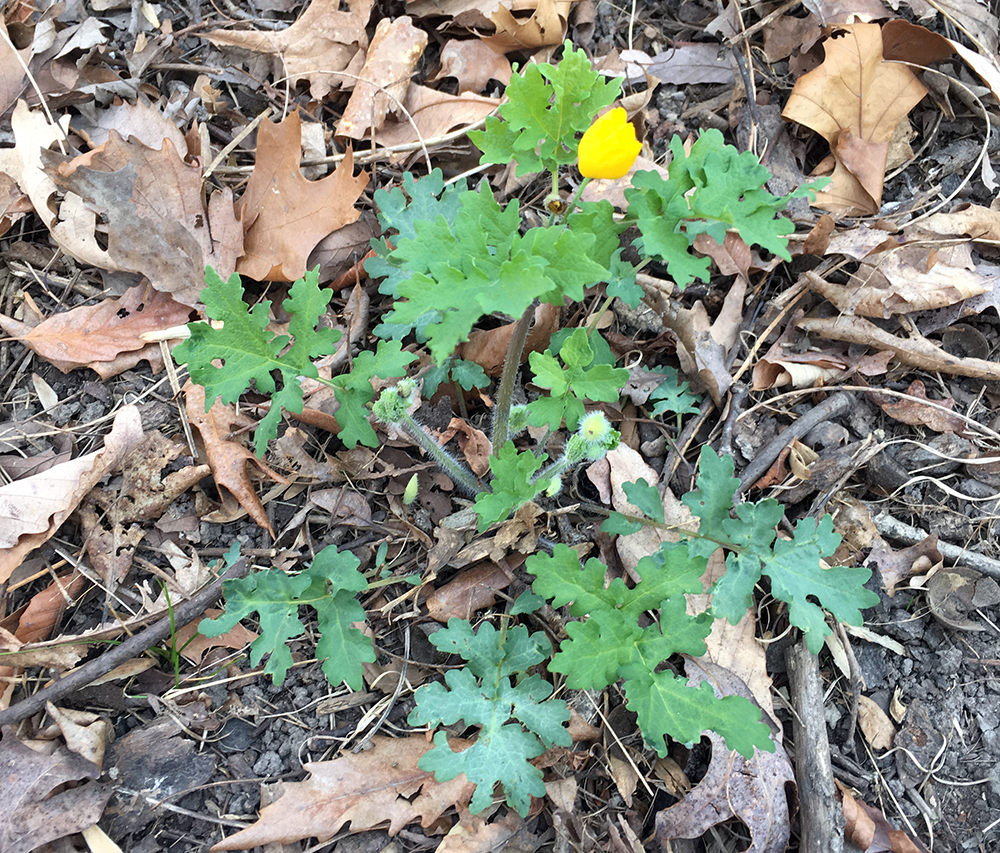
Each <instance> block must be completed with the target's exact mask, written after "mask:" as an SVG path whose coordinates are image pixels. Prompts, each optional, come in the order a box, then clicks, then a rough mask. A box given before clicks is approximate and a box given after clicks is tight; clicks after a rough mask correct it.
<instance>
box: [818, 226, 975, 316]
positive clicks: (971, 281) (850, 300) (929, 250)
mask: <svg viewBox="0 0 1000 853" xmlns="http://www.w3.org/2000/svg"><path fill="white" fill-rule="evenodd" d="M966 258H969V254H968V246H944V247H940V248H936V247H934V245H933V244H932V243H929V241H928V243H924V244H923V245H912V246H901V247H900V248H898V249H893V250H892V251H887V252H882V253H880V254H878V255H871V256H869V258H868V263H864V264H861V265H860V266H859V268H858V270H857V272H856V273H854V274H853V275H852V280H851V282H850V283H848V284H836V283H834V282H829V281H826V280H825V279H823V278H820V277H819V276H818V275H816V274H815V273H807V274H806V278H807V279H808V281H809V285H810V287H811V288H812V289H813V290H815V291H816V292H817V293H819V294H820V295H822V296H823V297H825V298H826V299H828V300H829V301H830V302H832V303H833V304H834V305H835V306H836V307H837V308H838V310H840V311H841V312H842V313H844V314H857V315H859V316H862V317H878V318H881V319H888V318H889V317H891V316H892V315H893V314H909V313H911V312H913V311H930V310H933V309H935V308H945V307H947V306H949V305H955V304H956V303H958V302H962V301H963V300H965V299H970V298H972V297H974V296H980V295H981V294H983V293H989V292H990V291H992V290H993V288H994V284H995V278H994V277H992V276H987V275H984V274H982V273H980V272H978V271H977V270H976V269H975V264H974V263H973V262H972V261H971V259H969V260H968V261H966Z"/></svg>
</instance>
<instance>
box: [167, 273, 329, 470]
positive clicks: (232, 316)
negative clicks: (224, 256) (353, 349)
mask: <svg viewBox="0 0 1000 853" xmlns="http://www.w3.org/2000/svg"><path fill="white" fill-rule="evenodd" d="M205 280H206V286H205V287H204V288H203V289H202V291H201V298H202V301H203V302H204V303H205V313H206V315H207V316H208V317H210V318H211V319H213V320H221V321H222V322H223V324H224V325H223V327H222V328H221V329H215V328H212V327H211V326H209V325H207V324H205V323H191V324H189V325H188V329H189V330H190V332H191V337H190V338H188V339H187V340H186V341H183V342H181V343H180V344H179V345H178V346H177V347H176V348H175V349H174V358H176V359H177V361H178V363H179V364H187V365H188V371H189V372H190V374H191V381H192V382H196V383H197V384H199V385H202V386H204V388H205V406H206V411H207V410H208V409H209V408H211V406H212V404H213V403H214V402H215V401H216V399H219V398H221V399H222V402H223V403H235V402H236V401H237V400H239V398H240V396H241V395H242V394H244V393H245V392H246V391H248V390H249V389H250V385H251V383H254V384H256V387H257V390H258V391H259V392H260V393H261V394H265V395H268V396H270V398H271V408H270V410H269V411H268V413H267V415H266V416H265V417H264V419H263V420H262V421H261V422H260V423H259V424H258V425H257V429H256V430H255V432H254V447H255V448H256V450H257V455H258V456H263V455H264V451H265V450H266V449H267V442H268V441H270V440H271V439H273V438H275V437H276V436H277V434H278V423H279V422H280V420H281V409H282V408H285V409H287V410H288V411H289V412H295V413H299V412H301V411H302V387H301V385H300V383H299V378H300V377H303V376H304V377H308V378H315V377H317V376H318V375H319V374H318V373H317V371H316V367H315V366H314V365H313V362H312V359H314V358H317V357H319V356H321V355H329V354H330V353H332V352H334V351H335V350H336V347H337V342H338V341H339V340H340V332H338V331H336V330H334V329H321V328H317V323H318V321H319V318H320V316H321V315H322V314H323V313H324V312H325V311H326V308H327V305H329V303H330V298H331V297H332V295H333V293H332V291H330V290H328V289H323V290H321V289H320V287H319V270H318V268H317V269H316V270H312V271H310V272H307V273H306V274H305V277H304V278H300V279H299V280H298V281H296V282H295V283H294V284H293V285H292V287H291V289H290V290H289V298H288V299H286V300H285V301H284V303H283V304H284V308H285V310H286V311H288V312H289V313H290V314H291V315H292V321H291V323H290V324H289V327H288V331H289V333H290V334H291V336H292V338H293V339H292V340H291V346H288V345H289V336H288V335H275V334H274V333H273V332H270V331H268V329H267V325H268V323H269V322H270V320H271V318H270V308H271V303H270V302H267V301H265V302H260V303H258V304H257V305H255V306H254V307H253V308H252V309H248V308H247V304H246V303H245V302H244V301H243V284H242V282H241V281H240V277H239V275H237V274H236V273H233V274H232V275H231V276H230V277H229V280H228V281H223V280H222V279H221V278H220V277H219V275H218V274H217V273H216V272H215V270H213V269H212V268H211V267H209V268H208V269H207V270H206V271H205ZM286 347H287V349H286ZM216 359H218V360H219V361H221V362H222V364H221V366H218V367H217V366H215V365H214V364H213V363H212V362H213V361H215V360H216ZM275 374H278V375H280V376H281V387H280V388H278V387H277V385H276V383H275Z"/></svg>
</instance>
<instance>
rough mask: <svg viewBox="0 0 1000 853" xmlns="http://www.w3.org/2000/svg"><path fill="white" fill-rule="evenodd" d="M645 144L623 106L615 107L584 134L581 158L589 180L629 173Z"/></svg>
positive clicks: (621, 175)
mask: <svg viewBox="0 0 1000 853" xmlns="http://www.w3.org/2000/svg"><path fill="white" fill-rule="evenodd" d="M641 149H642V143H641V142H639V140H638V139H636V136H635V128H634V127H633V126H632V125H631V124H630V123H629V121H628V115H627V114H626V112H625V110H623V109H622V108H621V107H615V109H613V110H611V111H610V112H606V113H605V114H604V115H602V116H601V117H600V118H599V119H597V121H595V122H594V123H593V124H592V125H591V126H590V127H589V128H588V129H587V132H586V133H585V134H583V139H581V140H580V147H579V149H578V151H577V157H578V158H579V161H580V174H581V175H583V176H584V177H585V178H604V179H610V180H613V179H615V178H621V177H624V176H625V175H627V174H628V170H629V169H631V168H632V164H633V163H634V162H635V158H636V157H638V156H639V151H640V150H641Z"/></svg>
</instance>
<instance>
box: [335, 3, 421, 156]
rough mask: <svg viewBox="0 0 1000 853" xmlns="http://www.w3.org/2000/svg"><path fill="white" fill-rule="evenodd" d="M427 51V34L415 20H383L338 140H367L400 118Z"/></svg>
mask: <svg viewBox="0 0 1000 853" xmlns="http://www.w3.org/2000/svg"><path fill="white" fill-rule="evenodd" d="M426 47H427V33H426V32H424V31H423V30H420V29H417V28H416V27H415V26H413V19H412V18H408V17H406V16H405V15H404V16H402V17H399V18H394V19H390V18H383V19H382V20H381V21H379V22H378V26H377V27H376V28H375V35H374V36H372V42H371V44H370V45H369V47H368V53H367V54H366V56H365V64H364V67H363V68H362V69H361V73H360V74H359V75H358V77H359V80H358V81H357V83H356V84H355V86H354V91H353V92H352V93H351V99H350V100H349V101H348V102H347V106H346V107H345V108H344V114H343V116H341V119H340V122H339V123H338V125H337V136H347V137H350V138H351V139H364V137H365V135H366V134H367V133H368V132H369V130H371V129H375V130H378V129H379V128H380V127H382V124H383V123H384V122H385V119H386V116H387V114H389V113H392V114H393V115H394V116H396V117H397V118H399V116H400V115H401V114H402V106H403V100H404V98H405V97H406V90H407V88H408V87H409V85H410V77H411V76H412V75H413V70H414V69H415V68H416V67H417V63H418V62H419V61H420V57H421V56H423V54H424V48H426Z"/></svg>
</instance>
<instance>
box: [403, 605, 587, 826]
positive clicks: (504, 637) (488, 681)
mask: <svg viewBox="0 0 1000 853" xmlns="http://www.w3.org/2000/svg"><path fill="white" fill-rule="evenodd" d="M431 642H432V643H433V644H434V645H435V646H437V647H438V648H439V649H441V650H442V651H445V652H453V653H456V654H459V655H461V656H462V657H463V658H465V659H466V660H467V661H468V666H467V667H466V668H465V669H453V670H450V671H449V672H448V673H447V674H446V675H445V683H444V684H441V683H440V682H435V683H433V684H425V685H423V686H422V687H420V688H418V689H417V691H416V694H415V696H414V698H415V699H416V707H415V708H414V709H413V711H412V712H411V713H410V716H409V720H408V722H409V723H410V725H413V726H419V725H435V724H437V723H444V724H445V725H451V724H453V723H456V722H458V721H459V720H463V721H464V722H465V724H466V725H472V726H480V727H481V728H480V731H479V735H478V737H477V738H476V742H475V743H474V744H473V745H472V746H470V747H469V748H468V749H466V750H464V751H462V752H454V751H452V749H451V748H450V747H449V746H448V738H447V735H445V733H444V732H438V733H437V734H436V735H435V736H434V748H433V749H432V750H431V751H430V752H428V753H427V754H426V755H425V756H424V757H423V758H421V759H420V762H419V766H420V768H421V769H423V770H427V771H432V772H433V773H434V776H435V778H436V779H437V781H439V782H446V781H448V780H449V779H454V778H455V777H456V776H457V775H458V774H459V773H465V775H466V777H467V778H468V779H469V781H470V782H474V783H475V785H476V792H475V794H474V795H473V797H472V802H471V803H470V806H469V808H470V810H471V811H472V812H473V813H478V812H481V811H482V810H483V809H485V808H486V807H487V806H489V805H490V804H491V803H492V802H493V788H494V787H495V785H496V784H497V783H498V782H499V783H500V784H501V785H502V787H503V791H504V793H505V794H506V797H507V802H508V803H509V804H510V805H511V806H513V807H514V808H515V809H516V810H517V811H518V813H520V814H521V815H522V816H525V815H527V813H528V809H529V808H530V806H531V797H533V796H534V797H541V796H544V794H545V784H544V782H543V781H542V772H541V771H540V770H538V769H537V768H536V767H534V766H533V765H531V764H530V763H529V759H531V758H535V757H537V756H539V755H541V754H542V753H543V752H544V751H545V748H546V747H550V746H569V745H570V743H571V740H570V736H569V732H568V731H567V730H566V728H565V723H566V722H567V721H568V720H569V709H568V708H567V707H566V703H565V702H563V701H560V700H555V699H550V698H549V697H550V696H551V695H552V685H551V684H549V683H548V682H547V681H545V680H543V679H542V678H541V676H539V675H530V676H527V677H521V678H517V679H516V680H515V676H518V675H519V674H521V673H525V672H526V671H527V670H528V669H529V668H530V667H532V666H535V665H536V664H539V663H541V662H542V661H544V660H545V659H546V658H547V657H548V656H549V654H550V653H551V651H552V647H551V645H550V644H549V641H548V639H547V638H546V637H545V635H544V634H543V633H542V632H540V631H539V632H537V633H535V634H530V635H529V634H528V629H527V628H525V627H524V626H521V625H518V626H515V627H513V628H511V629H509V630H508V631H506V633H504V632H499V631H497V630H496V629H495V628H494V627H493V626H492V625H490V624H489V623H488V622H486V623H483V624H482V625H481V626H480V628H479V630H478V631H477V632H473V631H472V628H471V626H470V625H469V623H468V622H464V621H462V620H459V619H450V620H449V621H448V627H447V628H444V629H442V630H440V631H438V632H436V633H435V634H432V635H431ZM512 719H513V720H516V722H511V720H512ZM525 727H526V728H527V729H528V731H525Z"/></svg>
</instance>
